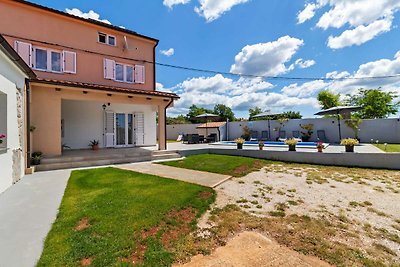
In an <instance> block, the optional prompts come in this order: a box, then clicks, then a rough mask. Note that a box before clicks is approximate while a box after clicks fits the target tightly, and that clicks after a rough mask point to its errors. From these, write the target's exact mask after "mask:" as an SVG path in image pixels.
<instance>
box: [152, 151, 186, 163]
mask: <svg viewBox="0 0 400 267" xmlns="http://www.w3.org/2000/svg"><path fill="white" fill-rule="evenodd" d="M180 158H182V156H181V155H180V154H178V153H165V154H159V155H157V154H156V155H154V154H153V157H152V160H153V161H154V160H156V161H158V160H168V159H180Z"/></svg>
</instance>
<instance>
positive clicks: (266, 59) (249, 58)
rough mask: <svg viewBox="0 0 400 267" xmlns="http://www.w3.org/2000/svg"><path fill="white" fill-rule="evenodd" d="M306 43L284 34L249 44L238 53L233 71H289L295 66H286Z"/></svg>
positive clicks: (276, 73)
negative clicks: (275, 38)
mask: <svg viewBox="0 0 400 267" xmlns="http://www.w3.org/2000/svg"><path fill="white" fill-rule="evenodd" d="M303 44H304V41H303V40H300V39H297V38H293V37H290V36H284V37H281V38H279V39H278V40H276V41H273V42H268V43H260V44H255V45H247V46H245V47H244V48H243V49H242V51H241V52H240V53H239V54H237V55H236V57H235V64H234V65H232V66H231V72H232V73H239V74H252V75H262V76H276V75H279V74H284V73H287V72H289V71H290V70H291V69H292V68H293V66H289V67H288V66H286V65H285V63H288V62H289V61H290V60H291V59H292V57H293V55H294V54H296V52H297V51H298V50H299V48H300V47H301V46H302V45H303Z"/></svg>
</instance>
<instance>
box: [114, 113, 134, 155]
mask: <svg viewBox="0 0 400 267" xmlns="http://www.w3.org/2000/svg"><path fill="white" fill-rule="evenodd" d="M133 123H134V115H133V114H132V113H115V146H116V147H129V146H134V129H133Z"/></svg>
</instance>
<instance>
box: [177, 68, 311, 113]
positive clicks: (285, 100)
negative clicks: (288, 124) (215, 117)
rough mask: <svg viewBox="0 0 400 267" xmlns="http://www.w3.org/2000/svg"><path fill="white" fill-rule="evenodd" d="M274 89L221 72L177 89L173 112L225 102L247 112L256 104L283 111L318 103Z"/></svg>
mask: <svg viewBox="0 0 400 267" xmlns="http://www.w3.org/2000/svg"><path fill="white" fill-rule="evenodd" d="M272 88H273V85H272V84H270V83H268V82H265V81H263V80H262V79H260V78H257V79H247V78H239V79H237V80H233V79H230V78H226V77H224V76H223V75H221V74H217V75H215V76H212V77H197V78H192V79H188V80H186V81H184V82H182V83H180V84H178V85H177V86H175V87H174V88H173V91H174V92H176V93H178V94H179V96H180V97H181V99H180V100H178V101H177V102H176V103H175V105H174V108H173V109H171V110H170V111H169V113H173V114H181V113H186V112H187V110H188V108H189V107H190V106H191V105H192V104H195V105H198V106H202V107H206V108H213V107H214V105H215V104H218V103H222V104H225V105H227V106H229V107H231V108H232V109H233V110H234V111H246V110H248V109H249V108H251V107H255V106H260V107H268V108H270V107H272V108H275V109H281V110H284V109H292V108H293V107H294V106H310V105H311V106H317V103H316V100H315V99H314V98H299V97H290V96H287V95H284V94H281V93H274V92H270V90H271V89H272Z"/></svg>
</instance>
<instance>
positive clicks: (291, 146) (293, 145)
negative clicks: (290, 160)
mask: <svg viewBox="0 0 400 267" xmlns="http://www.w3.org/2000/svg"><path fill="white" fill-rule="evenodd" d="M285 144H286V145H288V146H289V151H296V145H297V140H296V139H294V138H290V139H287V140H286V141H285Z"/></svg>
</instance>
